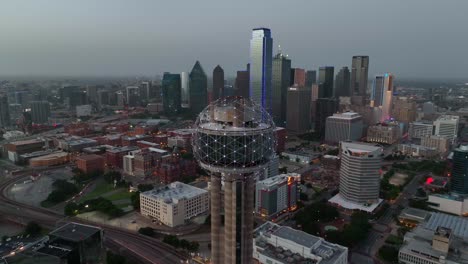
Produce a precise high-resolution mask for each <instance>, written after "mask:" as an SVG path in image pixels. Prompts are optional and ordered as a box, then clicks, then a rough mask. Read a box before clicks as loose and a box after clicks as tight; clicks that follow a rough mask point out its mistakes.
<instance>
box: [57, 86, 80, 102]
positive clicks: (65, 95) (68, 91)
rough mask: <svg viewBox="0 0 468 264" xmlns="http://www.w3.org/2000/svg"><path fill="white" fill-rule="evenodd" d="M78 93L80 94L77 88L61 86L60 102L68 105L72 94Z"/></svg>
mask: <svg viewBox="0 0 468 264" xmlns="http://www.w3.org/2000/svg"><path fill="white" fill-rule="evenodd" d="M78 92H80V87H79V86H63V87H62V88H61V89H60V90H59V95H60V101H61V102H62V103H66V104H68V103H69V99H70V97H73V94H74V93H78Z"/></svg>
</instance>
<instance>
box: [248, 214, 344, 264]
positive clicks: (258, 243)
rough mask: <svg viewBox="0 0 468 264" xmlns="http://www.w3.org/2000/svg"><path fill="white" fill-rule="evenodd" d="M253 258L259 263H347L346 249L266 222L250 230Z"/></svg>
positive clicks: (289, 228) (286, 227)
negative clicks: (251, 231) (252, 232)
mask: <svg viewBox="0 0 468 264" xmlns="http://www.w3.org/2000/svg"><path fill="white" fill-rule="evenodd" d="M253 257H254V259H255V260H256V261H257V263H260V264H270V263H278V264H288V263H316V264H347V263H348V248H347V247H344V246H341V245H338V244H333V243H330V242H328V241H326V240H324V239H323V238H321V237H316V236H313V235H310V234H307V233H305V232H303V231H299V230H296V229H293V228H291V227H289V226H280V225H278V224H275V223H272V222H266V223H265V224H263V225H261V226H259V227H258V228H257V229H255V231H254V249H253Z"/></svg>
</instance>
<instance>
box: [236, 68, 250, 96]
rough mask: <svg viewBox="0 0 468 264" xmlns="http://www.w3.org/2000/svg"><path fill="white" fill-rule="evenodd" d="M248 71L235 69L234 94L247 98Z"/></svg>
mask: <svg viewBox="0 0 468 264" xmlns="http://www.w3.org/2000/svg"><path fill="white" fill-rule="evenodd" d="M249 78H250V77H249V71H237V75H236V84H235V87H236V95H237V96H242V97H244V98H249V96H250V95H249Z"/></svg>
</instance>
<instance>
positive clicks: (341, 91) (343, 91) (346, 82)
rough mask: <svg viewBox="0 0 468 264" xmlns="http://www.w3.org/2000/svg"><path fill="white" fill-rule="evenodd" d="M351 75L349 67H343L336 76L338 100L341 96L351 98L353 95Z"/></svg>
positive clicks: (336, 95)
mask: <svg viewBox="0 0 468 264" xmlns="http://www.w3.org/2000/svg"><path fill="white" fill-rule="evenodd" d="M350 76H351V74H350V72H349V69H348V67H343V68H341V69H340V71H339V72H338V73H337V74H336V78H335V97H336V98H338V97H340V96H350V95H351V88H350V82H351V80H350V78H351V77H350Z"/></svg>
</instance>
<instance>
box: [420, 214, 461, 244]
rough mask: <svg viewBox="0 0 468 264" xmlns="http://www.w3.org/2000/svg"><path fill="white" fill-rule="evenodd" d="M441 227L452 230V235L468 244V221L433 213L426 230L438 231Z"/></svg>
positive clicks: (426, 224)
mask: <svg viewBox="0 0 468 264" xmlns="http://www.w3.org/2000/svg"><path fill="white" fill-rule="evenodd" d="M439 226H442V227H445V228H450V229H451V230H452V234H453V235H454V236H456V237H459V238H461V239H463V240H465V241H467V242H468V219H466V218H463V217H460V216H454V215H449V214H444V213H438V212H437V213H432V216H431V217H430V218H429V220H428V221H427V222H426V223H425V224H424V228H426V229H429V230H432V231H436V230H437V228H438V227H439Z"/></svg>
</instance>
